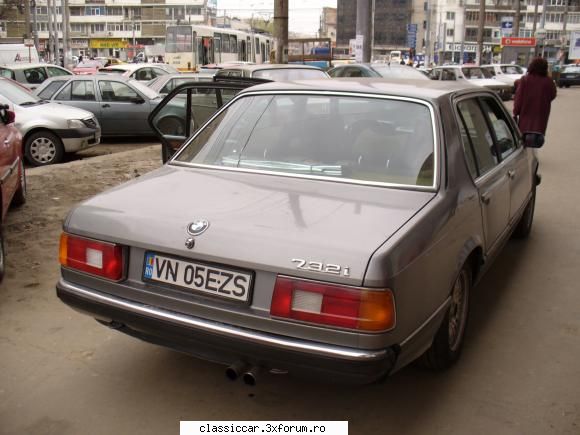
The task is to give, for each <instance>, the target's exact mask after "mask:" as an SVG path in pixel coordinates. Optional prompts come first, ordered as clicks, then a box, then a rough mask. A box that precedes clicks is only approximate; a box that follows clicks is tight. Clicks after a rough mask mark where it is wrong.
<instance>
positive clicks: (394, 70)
mask: <svg viewBox="0 0 580 435" xmlns="http://www.w3.org/2000/svg"><path fill="white" fill-rule="evenodd" d="M373 69H374V70H375V71H376V72H378V73H379V74H380V75H381V76H382V77H384V78H387V79H393V80H407V79H413V80H429V79H428V78H427V76H425V74H423V73H421V72H419V71H417V70H416V69H414V68H412V67H410V66H393V67H391V66H375V65H373Z"/></svg>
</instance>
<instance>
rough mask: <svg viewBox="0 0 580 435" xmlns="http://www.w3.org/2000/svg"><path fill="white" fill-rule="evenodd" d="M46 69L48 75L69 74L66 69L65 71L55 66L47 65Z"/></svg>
mask: <svg viewBox="0 0 580 435" xmlns="http://www.w3.org/2000/svg"><path fill="white" fill-rule="evenodd" d="M46 69H47V70H48V76H49V77H58V76H69V75H71V74H70V73H69V72H68V71H65V70H63V69H60V68H55V67H54V66H48V67H46Z"/></svg>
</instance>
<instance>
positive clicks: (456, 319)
mask: <svg viewBox="0 0 580 435" xmlns="http://www.w3.org/2000/svg"><path fill="white" fill-rule="evenodd" d="M471 286H472V277H471V268H470V267H469V265H467V264H466V265H464V266H463V268H462V269H461V271H460V272H459V275H458V276H457V278H456V279H455V282H454V283H453V288H452V289H451V295H450V298H451V301H450V303H449V308H448V309H447V312H446V313H445V317H444V319H443V322H442V323H441V326H440V327H439V329H438V330H437V333H436V334H435V337H434V338H433V342H432V343H431V347H430V348H429V349H427V351H426V352H425V353H424V354H423V355H422V356H421V358H420V363H422V365H423V366H425V367H427V368H428V369H430V370H436V371H441V370H445V369H448V368H449V367H451V366H452V365H453V364H455V362H456V361H457V360H458V359H459V356H460V355H461V350H462V349H463V342H464V338H465V330H466V329H467V319H468V317H469V299H470V292H471Z"/></svg>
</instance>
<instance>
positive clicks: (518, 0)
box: [512, 0, 522, 38]
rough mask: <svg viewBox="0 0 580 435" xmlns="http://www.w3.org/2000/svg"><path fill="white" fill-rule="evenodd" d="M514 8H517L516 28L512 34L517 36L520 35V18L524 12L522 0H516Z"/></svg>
mask: <svg viewBox="0 0 580 435" xmlns="http://www.w3.org/2000/svg"><path fill="white" fill-rule="evenodd" d="M514 9H515V10H516V14H515V16H514V28H513V34H512V36H515V37H516V38H517V37H518V36H520V18H521V14H522V11H521V7H520V0H514Z"/></svg>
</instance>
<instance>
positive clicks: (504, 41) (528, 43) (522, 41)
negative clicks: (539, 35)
mask: <svg viewBox="0 0 580 435" xmlns="http://www.w3.org/2000/svg"><path fill="white" fill-rule="evenodd" d="M501 45H502V46H504V47H535V46H536V38H501Z"/></svg>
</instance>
